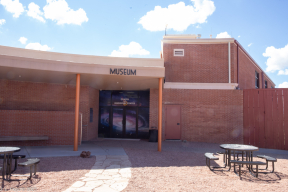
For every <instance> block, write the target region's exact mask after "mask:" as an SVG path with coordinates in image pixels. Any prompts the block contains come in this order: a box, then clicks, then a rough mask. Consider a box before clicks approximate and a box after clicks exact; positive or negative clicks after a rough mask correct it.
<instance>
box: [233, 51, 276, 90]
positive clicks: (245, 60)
mask: <svg viewBox="0 0 288 192" xmlns="http://www.w3.org/2000/svg"><path fill="white" fill-rule="evenodd" d="M238 57H239V88H240V89H255V71H257V72H258V73H259V86H260V89H262V88H264V87H263V86H262V74H261V73H262V70H260V69H259V68H258V67H256V66H255V65H254V64H253V61H252V60H251V59H250V58H249V57H248V56H247V55H246V53H244V52H243V51H242V50H241V48H239V56H238ZM264 80H267V83H268V88H271V86H272V82H271V81H270V80H269V79H268V78H266V77H265V75H264Z"/></svg>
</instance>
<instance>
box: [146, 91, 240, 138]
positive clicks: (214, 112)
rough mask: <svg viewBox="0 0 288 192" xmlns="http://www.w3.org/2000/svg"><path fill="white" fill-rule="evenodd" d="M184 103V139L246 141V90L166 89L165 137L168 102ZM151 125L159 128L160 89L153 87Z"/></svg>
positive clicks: (164, 92)
mask: <svg viewBox="0 0 288 192" xmlns="http://www.w3.org/2000/svg"><path fill="white" fill-rule="evenodd" d="M169 104H170V105H171V104H173V105H181V122H180V123H181V131H182V133H181V135H182V138H181V139H182V140H188V141H193V142H212V143H243V91H241V90H183V89H177V90H176V89H164V90H163V139H165V110H164V108H165V105H169ZM149 123H150V128H151V127H158V89H151V90H150V120H149Z"/></svg>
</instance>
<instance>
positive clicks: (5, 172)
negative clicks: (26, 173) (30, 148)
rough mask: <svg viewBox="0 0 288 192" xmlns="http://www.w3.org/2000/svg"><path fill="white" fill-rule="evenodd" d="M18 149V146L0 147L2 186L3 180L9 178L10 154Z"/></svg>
mask: <svg viewBox="0 0 288 192" xmlns="http://www.w3.org/2000/svg"><path fill="white" fill-rule="evenodd" d="M20 150H21V149H20V148H19V147H0V155H4V158H3V167H2V188H4V180H10V177H11V166H12V154H13V153H14V152H18V151H20ZM5 176H6V179H5Z"/></svg>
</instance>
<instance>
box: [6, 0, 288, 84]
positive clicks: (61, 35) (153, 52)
mask: <svg viewBox="0 0 288 192" xmlns="http://www.w3.org/2000/svg"><path fill="white" fill-rule="evenodd" d="M287 7H288V1H286V0H273V1H268V0H253V1H251V0H229V1H227V0H184V1H178V0H165V1H164V0H153V1H149V0H145V1H144V0H143V1H142V0H137V1H135V0H122V1H119V0H118V1H117V0H114V1H113V0H107V1H98V0H81V1H79V0H37V1H35V0H0V45H4V46H11V47H19V48H30V49H36V50H43V51H45V50H46V51H53V52H63V53H74V54H85V55H101V56H109V55H111V56H126V57H143V58H159V51H160V50H161V39H162V38H163V35H164V33H165V31H164V29H165V26H166V24H168V25H167V28H168V30H167V33H168V34H201V35H202V38H209V35H210V34H212V36H213V37H217V35H218V37H219V36H220V37H229V36H231V37H233V38H235V39H237V40H238V41H239V42H240V43H241V44H242V46H243V47H244V48H245V49H246V50H247V52H249V53H250V55H251V56H252V57H253V58H254V60H255V61H256V62H257V63H258V64H259V65H260V66H261V68H262V69H264V70H265V71H266V73H267V74H268V75H269V77H270V78H271V79H272V80H273V81H274V82H275V84H276V85H277V86H279V85H280V84H281V87H288V25H287V15H288V13H287ZM21 37H22V38H21ZM20 38H21V39H20Z"/></svg>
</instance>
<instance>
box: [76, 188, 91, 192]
mask: <svg viewBox="0 0 288 192" xmlns="http://www.w3.org/2000/svg"><path fill="white" fill-rule="evenodd" d="M92 190H93V187H80V188H78V189H75V190H74V191H83V192H86V191H87V192H88V191H89V192H92Z"/></svg>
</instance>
